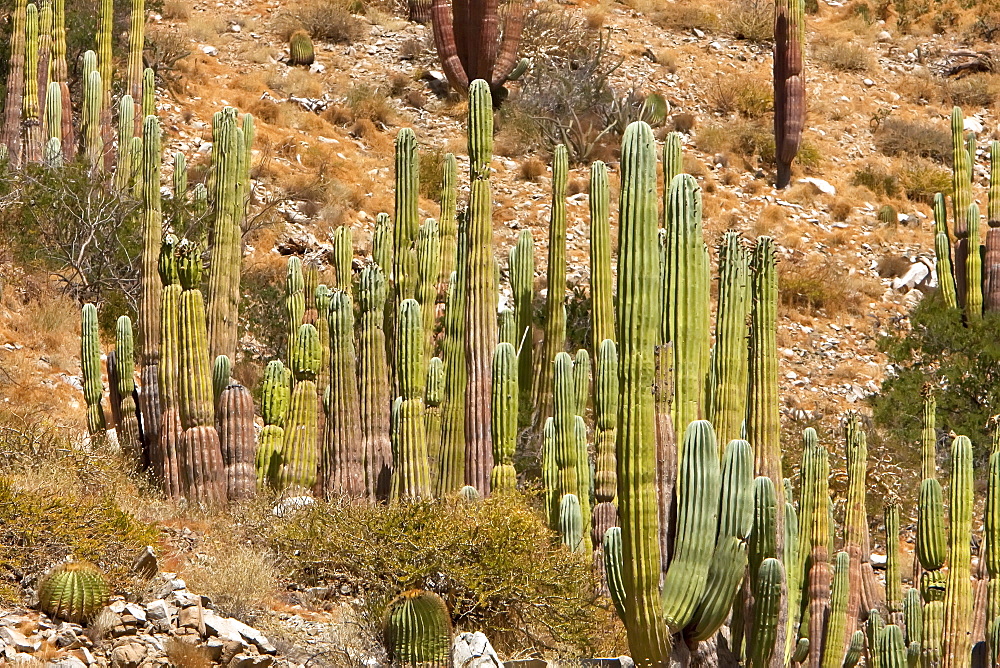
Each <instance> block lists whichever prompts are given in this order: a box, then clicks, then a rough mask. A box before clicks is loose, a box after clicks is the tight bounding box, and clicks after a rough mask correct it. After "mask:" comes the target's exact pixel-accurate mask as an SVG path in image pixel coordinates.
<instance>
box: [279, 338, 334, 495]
mask: <svg viewBox="0 0 1000 668" xmlns="http://www.w3.org/2000/svg"><path fill="white" fill-rule="evenodd" d="M321 356H322V353H321V351H320V345H319V332H317V331H316V328H315V327H314V326H312V325H310V324H302V325H301V326H300V327H299V328H298V332H296V336H295V339H294V341H293V343H292V350H291V356H290V358H289V364H288V366H289V368H290V369H291V372H292V379H293V380H294V381H295V382H294V387H293V389H292V396H291V401H290V403H289V407H288V417H287V418H286V424H285V439H284V441H283V442H282V445H281V461H280V464H279V466H277V476H276V478H275V480H274V481H273V484H274V485H275V487H277V488H278V489H285V488H289V487H290V488H293V489H299V490H311V489H312V487H313V485H314V484H315V483H316V476H317V469H318V464H319V453H318V447H317V442H318V433H317V432H318V429H319V416H318V410H319V399H320V397H319V393H318V391H317V389H316V378H317V376H318V375H319V373H320V358H321Z"/></svg>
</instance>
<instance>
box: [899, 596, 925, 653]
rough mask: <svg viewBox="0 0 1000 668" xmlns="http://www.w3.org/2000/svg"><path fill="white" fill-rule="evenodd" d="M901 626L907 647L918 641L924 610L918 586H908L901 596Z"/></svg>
mask: <svg viewBox="0 0 1000 668" xmlns="http://www.w3.org/2000/svg"><path fill="white" fill-rule="evenodd" d="M903 628H904V629H906V645H907V647H909V646H910V645H911V644H913V643H917V644H919V643H920V641H921V638H922V636H923V629H924V610H923V602H922V601H921V600H920V589H919V588H918V587H910V588H909V589H907V590H906V594H905V595H904V596H903Z"/></svg>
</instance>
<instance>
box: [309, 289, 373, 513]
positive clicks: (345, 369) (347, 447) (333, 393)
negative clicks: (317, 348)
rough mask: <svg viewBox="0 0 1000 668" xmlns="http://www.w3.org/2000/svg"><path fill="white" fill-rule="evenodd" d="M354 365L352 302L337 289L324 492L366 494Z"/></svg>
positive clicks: (332, 315) (323, 460)
mask: <svg viewBox="0 0 1000 668" xmlns="http://www.w3.org/2000/svg"><path fill="white" fill-rule="evenodd" d="M357 367H358V360H357V353H356V350H355V347H354V305H353V303H352V302H351V297H350V294H349V293H347V292H345V291H343V290H337V291H336V292H334V293H333V299H332V300H331V304H330V366H329V377H330V383H329V387H330V408H329V410H328V411H327V416H326V433H325V434H324V443H323V451H322V457H321V462H320V466H321V471H320V475H321V476H322V478H321V483H322V485H323V493H324V494H326V495H327V496H334V495H337V496H355V497H360V496H364V495H365V469H364V450H363V439H362V436H361V434H362V432H361V421H360V413H361V399H360V396H359V394H358V377H357ZM321 372H322V373H326V370H325V369H323V370H322V371H321Z"/></svg>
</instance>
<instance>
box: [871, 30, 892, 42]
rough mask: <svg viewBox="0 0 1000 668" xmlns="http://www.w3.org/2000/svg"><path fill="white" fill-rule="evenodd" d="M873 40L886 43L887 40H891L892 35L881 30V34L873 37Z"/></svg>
mask: <svg viewBox="0 0 1000 668" xmlns="http://www.w3.org/2000/svg"><path fill="white" fill-rule="evenodd" d="M875 39H877V40H878V41H880V42H888V41H889V40H891V39H892V35H891V34H890V33H889V31H888V30H883V31H882V32H880V33H879V34H878V35H876V36H875Z"/></svg>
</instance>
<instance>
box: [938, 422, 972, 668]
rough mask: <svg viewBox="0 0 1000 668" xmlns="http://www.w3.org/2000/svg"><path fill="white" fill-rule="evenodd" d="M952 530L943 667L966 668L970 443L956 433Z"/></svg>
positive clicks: (969, 600)
mask: <svg viewBox="0 0 1000 668" xmlns="http://www.w3.org/2000/svg"><path fill="white" fill-rule="evenodd" d="M951 461H952V465H951V504H950V520H951V531H950V532H949V541H948V580H947V587H946V589H945V595H944V632H943V634H942V636H941V638H942V643H941V645H942V646H941V660H942V662H941V665H942V666H943V668H968V666H969V665H970V662H969V661H970V657H971V652H972V643H971V632H972V582H971V580H970V577H971V561H972V554H971V547H970V545H971V543H972V508H973V476H972V443H971V441H969V439H968V437H966V436H959V437H957V438H956V439H955V441H954V442H953V443H952V452H951Z"/></svg>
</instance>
